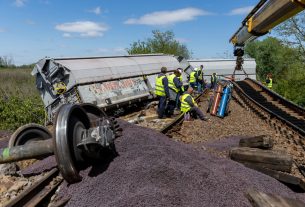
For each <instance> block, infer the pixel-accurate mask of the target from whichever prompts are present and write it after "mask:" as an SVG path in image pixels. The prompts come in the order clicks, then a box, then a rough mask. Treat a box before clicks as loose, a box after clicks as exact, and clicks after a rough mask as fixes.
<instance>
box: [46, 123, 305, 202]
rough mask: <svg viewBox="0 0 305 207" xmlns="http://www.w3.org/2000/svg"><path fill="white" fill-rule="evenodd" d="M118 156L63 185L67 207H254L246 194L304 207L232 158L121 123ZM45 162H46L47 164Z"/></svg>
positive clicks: (271, 181)
mask: <svg viewBox="0 0 305 207" xmlns="http://www.w3.org/2000/svg"><path fill="white" fill-rule="evenodd" d="M121 126H122V128H123V129H124V131H123V136H122V137H121V138H119V139H118V140H117V141H116V147H117V152H118V153H119V156H117V157H115V158H114V160H113V161H112V162H110V163H104V164H103V163H100V164H99V165H95V166H94V167H92V168H88V169H86V170H84V171H82V172H81V175H82V176H83V180H82V182H79V183H76V184H72V185H67V183H65V182H64V183H63V184H62V185H61V190H60V191H59V196H61V197H62V198H67V197H71V200H70V201H69V203H68V205H67V206H78V207H81V206H124V207H125V206H213V207H217V206H251V205H250V203H249V202H248V200H247V199H246V198H245V196H244V193H245V192H246V190H247V189H257V190H260V191H263V192H265V193H275V194H278V195H281V196H284V197H290V198H298V199H300V200H303V201H305V197H304V195H302V194H296V193H293V192H292V191H291V190H290V189H289V188H287V187H286V186H285V185H283V184H281V183H280V182H278V181H276V180H275V179H273V178H270V177H268V176H266V175H263V174H261V173H259V172H256V171H253V170H251V169H248V168H245V167H244V166H242V165H241V164H239V163H236V162H234V161H231V160H229V159H227V158H219V157H215V156H213V155H211V154H208V153H206V152H204V151H202V150H201V151H199V150H197V149H195V148H194V147H192V146H191V145H185V144H183V143H180V142H175V141H174V140H171V139H169V138H168V137H166V136H165V135H163V134H160V133H158V132H156V131H154V130H151V129H147V128H142V127H138V126H135V125H131V124H128V123H126V122H121ZM44 162H45V161H44Z"/></svg>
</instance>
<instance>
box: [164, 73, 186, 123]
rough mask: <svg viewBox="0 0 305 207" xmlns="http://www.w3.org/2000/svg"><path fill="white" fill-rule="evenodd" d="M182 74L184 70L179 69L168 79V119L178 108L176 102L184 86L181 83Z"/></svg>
mask: <svg viewBox="0 0 305 207" xmlns="http://www.w3.org/2000/svg"><path fill="white" fill-rule="evenodd" d="M181 73H182V69H181V68H178V69H177V70H175V71H174V73H173V74H171V75H169V76H168V77H167V79H168V88H169V102H168V107H167V115H168V117H170V116H172V115H173V114H174V110H175V108H176V101H177V96H178V94H179V92H180V91H181V87H182V86H183V84H182V82H181V81H180V78H179V77H180V76H181Z"/></svg>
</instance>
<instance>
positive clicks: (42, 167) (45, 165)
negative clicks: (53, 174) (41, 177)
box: [21, 155, 57, 176]
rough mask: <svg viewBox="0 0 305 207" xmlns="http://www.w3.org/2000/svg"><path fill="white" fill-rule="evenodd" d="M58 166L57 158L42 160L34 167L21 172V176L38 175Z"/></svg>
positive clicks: (31, 166)
mask: <svg viewBox="0 0 305 207" xmlns="http://www.w3.org/2000/svg"><path fill="white" fill-rule="evenodd" d="M56 166H57V163H56V160H55V156H54V155H53V156H49V157H47V158H45V159H43V160H41V161H40V162H35V163H34V164H33V165H30V166H29V167H27V168H26V169H23V170H22V171H21V174H23V175H24V176H29V175H36V174H40V173H42V172H45V171H49V170H51V169H52V168H54V167H56Z"/></svg>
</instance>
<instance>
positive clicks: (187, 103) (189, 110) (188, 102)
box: [180, 87, 210, 121]
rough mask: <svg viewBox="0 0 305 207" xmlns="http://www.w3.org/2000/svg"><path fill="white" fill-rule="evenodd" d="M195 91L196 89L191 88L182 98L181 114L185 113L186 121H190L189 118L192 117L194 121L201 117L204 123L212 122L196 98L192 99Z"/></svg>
mask: <svg viewBox="0 0 305 207" xmlns="http://www.w3.org/2000/svg"><path fill="white" fill-rule="evenodd" d="M193 91H194V89H193V88H192V87H189V88H188V89H187V91H186V92H185V93H184V94H183V95H182V96H181V97H180V101H181V112H182V113H185V120H188V119H189V116H191V117H192V118H194V119H197V117H199V118H200V119H201V120H203V121H208V120H210V119H209V118H208V117H206V116H205V115H204V114H203V112H202V111H201V110H200V109H199V107H198V105H197V103H196V102H195V100H194V98H193V97H192V93H193ZM186 117H187V118H186Z"/></svg>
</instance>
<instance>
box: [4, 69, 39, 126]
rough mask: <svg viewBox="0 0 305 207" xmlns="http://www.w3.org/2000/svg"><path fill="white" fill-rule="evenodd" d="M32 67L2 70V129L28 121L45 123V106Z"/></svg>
mask: <svg viewBox="0 0 305 207" xmlns="http://www.w3.org/2000/svg"><path fill="white" fill-rule="evenodd" d="M30 72H31V70H30V69H1V70H0V82H1V84H0V129H1V130H14V129H16V128H18V127H20V126H21V125H24V124H27V123H37V124H43V122H44V116H45V112H44V106H43V103H42V101H41V98H40V96H39V93H38V90H37V89H36V87H35V79H34V77H33V76H31V75H30Z"/></svg>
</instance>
